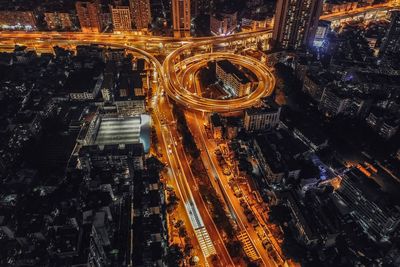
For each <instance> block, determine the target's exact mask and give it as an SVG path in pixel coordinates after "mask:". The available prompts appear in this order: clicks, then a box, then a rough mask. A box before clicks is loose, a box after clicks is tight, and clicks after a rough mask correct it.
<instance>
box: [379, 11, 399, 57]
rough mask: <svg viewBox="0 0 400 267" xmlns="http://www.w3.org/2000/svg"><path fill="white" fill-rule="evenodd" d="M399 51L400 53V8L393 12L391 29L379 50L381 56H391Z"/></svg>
mask: <svg viewBox="0 0 400 267" xmlns="http://www.w3.org/2000/svg"><path fill="white" fill-rule="evenodd" d="M398 53H400V10H396V11H393V12H392V14H391V22H390V27H389V30H388V31H387V33H386V35H385V38H384V40H383V44H382V46H381V49H380V50H379V55H380V56H391V55H393V54H398Z"/></svg>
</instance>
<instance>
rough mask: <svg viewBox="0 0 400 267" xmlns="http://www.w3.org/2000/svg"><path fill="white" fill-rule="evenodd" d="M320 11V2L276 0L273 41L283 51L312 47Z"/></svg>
mask: <svg viewBox="0 0 400 267" xmlns="http://www.w3.org/2000/svg"><path fill="white" fill-rule="evenodd" d="M321 10H322V0H278V3H277V5H276V10H275V23H274V31H273V40H274V42H275V46H277V47H280V48H283V49H298V48H301V47H304V46H306V45H312V42H313V41H314V35H315V32H316V30H317V27H318V20H319V16H320V14H321Z"/></svg>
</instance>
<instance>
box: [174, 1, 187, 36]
mask: <svg viewBox="0 0 400 267" xmlns="http://www.w3.org/2000/svg"><path fill="white" fill-rule="evenodd" d="M190 22H191V15H190V0H172V25H173V29H174V36H176V37H180V36H189V35H190Z"/></svg>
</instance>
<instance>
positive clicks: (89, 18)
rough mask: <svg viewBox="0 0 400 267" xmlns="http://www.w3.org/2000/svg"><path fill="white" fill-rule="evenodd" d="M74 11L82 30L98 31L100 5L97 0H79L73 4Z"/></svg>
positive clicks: (99, 28)
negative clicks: (88, 0)
mask: <svg viewBox="0 0 400 267" xmlns="http://www.w3.org/2000/svg"><path fill="white" fill-rule="evenodd" d="M75 7H76V13H77V15H78V19H79V23H80V25H81V30H82V32H100V31H101V23H100V5H99V3H98V2H97V1H92V2H81V1H78V2H76V4H75Z"/></svg>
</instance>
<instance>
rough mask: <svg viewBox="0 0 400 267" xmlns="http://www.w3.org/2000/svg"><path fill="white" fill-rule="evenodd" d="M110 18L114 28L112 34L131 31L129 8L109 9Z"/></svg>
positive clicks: (116, 7)
mask: <svg viewBox="0 0 400 267" xmlns="http://www.w3.org/2000/svg"><path fill="white" fill-rule="evenodd" d="M111 16H112V22H113V26H114V32H115V31H130V30H132V19H131V11H130V9H129V6H115V7H114V6H113V7H111Z"/></svg>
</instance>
